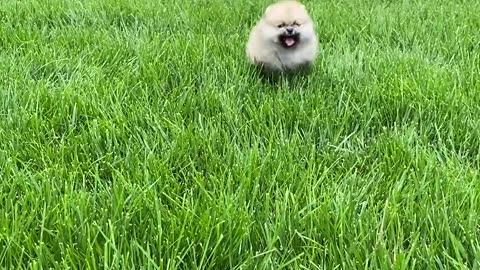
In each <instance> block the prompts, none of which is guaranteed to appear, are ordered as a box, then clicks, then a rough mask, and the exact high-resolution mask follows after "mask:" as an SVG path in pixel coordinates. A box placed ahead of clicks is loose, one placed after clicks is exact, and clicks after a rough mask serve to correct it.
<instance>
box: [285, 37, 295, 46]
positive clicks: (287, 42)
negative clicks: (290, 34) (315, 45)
mask: <svg viewBox="0 0 480 270" xmlns="http://www.w3.org/2000/svg"><path fill="white" fill-rule="evenodd" d="M283 42H285V45H287V46H288V47H291V46H293V44H295V40H294V39H293V38H286V39H285V40H284V41H283Z"/></svg>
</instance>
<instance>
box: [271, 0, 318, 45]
mask: <svg viewBox="0 0 480 270" xmlns="http://www.w3.org/2000/svg"><path fill="white" fill-rule="evenodd" d="M263 23H264V29H263V30H264V31H263V33H264V35H265V38H266V39H267V40H269V41H271V42H273V43H276V44H278V45H279V46H281V47H283V48H285V49H293V48H295V47H297V46H299V45H301V44H302V43H306V42H309V41H311V39H312V38H313V36H314V35H315V34H314V29H313V23H312V20H311V18H310V16H309V14H308V12H307V10H306V8H305V6H304V5H302V4H300V3H298V2H296V1H282V2H278V3H275V4H272V5H270V6H269V7H267V9H266V10H265V14H264V15H263Z"/></svg>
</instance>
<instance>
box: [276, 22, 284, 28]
mask: <svg viewBox="0 0 480 270" xmlns="http://www.w3.org/2000/svg"><path fill="white" fill-rule="evenodd" d="M277 27H278V28H282V27H285V23H282V24H279V25H277Z"/></svg>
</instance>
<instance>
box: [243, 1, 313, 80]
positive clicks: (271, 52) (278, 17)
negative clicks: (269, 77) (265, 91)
mask: <svg viewBox="0 0 480 270" xmlns="http://www.w3.org/2000/svg"><path fill="white" fill-rule="evenodd" d="M317 51H318V39H317V36H316V34H315V29H314V25H313V22H312V19H311V18H310V16H309V14H308V12H307V10H306V8H305V6H304V5H302V4H300V3H299V2H296V1H282V2H278V3H275V4H272V5H270V6H268V7H267V9H266V10H265V12H264V14H263V16H262V18H261V19H260V20H259V22H258V23H257V24H256V25H255V27H254V28H253V30H252V32H251V33H250V38H249V40H248V43H247V49H246V52H247V56H248V58H249V60H250V62H251V63H253V64H255V65H259V66H261V67H263V68H266V69H267V70H270V71H279V72H285V71H294V70H296V69H298V68H301V67H304V66H310V65H311V64H312V63H313V61H314V60H315V58H316V56H317Z"/></svg>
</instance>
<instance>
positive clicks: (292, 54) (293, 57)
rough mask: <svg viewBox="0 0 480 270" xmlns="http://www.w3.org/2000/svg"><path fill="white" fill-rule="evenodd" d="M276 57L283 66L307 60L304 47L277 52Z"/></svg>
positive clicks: (306, 52)
mask: <svg viewBox="0 0 480 270" xmlns="http://www.w3.org/2000/svg"><path fill="white" fill-rule="evenodd" d="M278 57H279V58H280V61H281V62H282V64H283V65H284V66H291V65H298V64H302V63H305V62H307V61H309V59H308V51H307V50H305V49H298V50H291V51H286V52H278Z"/></svg>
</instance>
